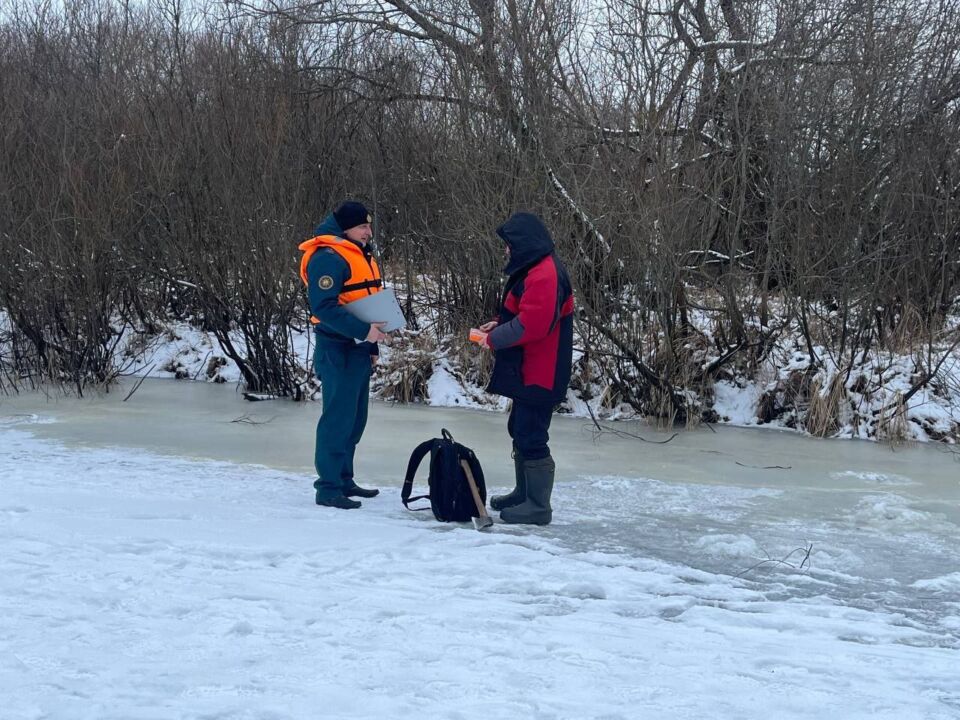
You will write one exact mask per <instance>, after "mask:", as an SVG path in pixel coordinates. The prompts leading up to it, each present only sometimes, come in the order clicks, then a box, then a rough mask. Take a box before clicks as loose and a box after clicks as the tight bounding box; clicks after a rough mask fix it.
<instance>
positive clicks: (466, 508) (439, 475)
mask: <svg viewBox="0 0 960 720" xmlns="http://www.w3.org/2000/svg"><path fill="white" fill-rule="evenodd" d="M441 435H442V436H443V437H438V438H433V439H432V440H427V441H426V442H422V443H420V444H419V445H417V447H416V448H414V450H413V452H412V453H411V454H410V462H409V463H408V464H407V476H406V477H405V478H404V480H403V489H402V490H401V491H400V499H401V500H403V504H404V506H405V507H406V508H407V510H426V509H427V508H425V507H422V508H411V507H410V503H412V502H414V501H416V500H424V499H426V500H429V501H430V509H431V510H433V516H434V517H435V518H436V519H437V520H440V521H441V522H469V520H470V518H475V517H479V515H480V513H479V512H478V511H477V503H476V502H475V501H474V499H473V493H472V492H471V491H470V485H469V483H468V482H467V475H466V473H465V472H464V469H463V465H461V464H460V461H461V460H466V461H467V465H469V467H470V471H471V473H472V474H473V479H474V482H475V483H476V485H477V491H478V492H479V493H480V499H481V501H483V502H484V503H485V502H486V501H487V488H486V485H484V482H483V469H482V468H481V467H480V461H479V460H477V456H476V455H474V453H473V450H471V449H470V448H468V447H466V446H465V445H461V444H460V443H458V442H455V441H454V439H453V436H452V435H451V434H450V433H449V432H448V431H447V430H446V428H444V429H443V430H442V431H441ZM428 452H429V453H430V477H429V479H428V480H427V483H428V485H429V488H430V494H429V495H417V496H416V497H410V493H411V492H412V490H413V476H414V475H416V474H417V468H419V467H420V462H421V461H422V460H423V458H424V457H425V456H426V454H427V453H428Z"/></svg>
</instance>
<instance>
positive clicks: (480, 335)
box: [470, 328, 487, 345]
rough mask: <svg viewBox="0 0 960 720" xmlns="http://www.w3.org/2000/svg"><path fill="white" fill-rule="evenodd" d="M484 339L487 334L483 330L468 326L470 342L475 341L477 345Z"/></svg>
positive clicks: (481, 343)
mask: <svg viewBox="0 0 960 720" xmlns="http://www.w3.org/2000/svg"><path fill="white" fill-rule="evenodd" d="M486 339H487V334H486V333H485V332H481V331H480V330H477V329H476V328H470V342H475V343H476V344H477V345H483V343H484V341H486Z"/></svg>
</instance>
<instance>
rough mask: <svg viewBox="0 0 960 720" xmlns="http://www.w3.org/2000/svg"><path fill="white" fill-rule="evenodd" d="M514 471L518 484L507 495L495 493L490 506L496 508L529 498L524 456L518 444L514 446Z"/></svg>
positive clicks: (518, 502)
mask: <svg viewBox="0 0 960 720" xmlns="http://www.w3.org/2000/svg"><path fill="white" fill-rule="evenodd" d="M513 471H514V474H515V476H516V486H515V487H514V488H513V490H511V491H510V493H509V494H507V495H494V496H493V497H492V498H490V507H492V508H493V509H494V510H503V509H504V508H508V507H513V506H514V505H519V504H520V503H522V502H523V501H524V500H526V499H527V481H526V478H524V476H523V456H522V455H521V454H520V450H518V449H517V446H516V445H514V446H513Z"/></svg>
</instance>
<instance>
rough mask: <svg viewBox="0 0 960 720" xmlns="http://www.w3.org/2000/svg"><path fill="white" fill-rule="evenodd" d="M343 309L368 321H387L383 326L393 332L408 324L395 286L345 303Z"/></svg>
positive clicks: (386, 330)
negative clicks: (394, 288)
mask: <svg viewBox="0 0 960 720" xmlns="http://www.w3.org/2000/svg"><path fill="white" fill-rule="evenodd" d="M343 309H344V310H346V311H347V312H348V313H350V314H351V315H353V316H354V317H355V318H357V319H359V320H363V321H364V322H367V323H374V322H383V323H386V325H384V326H383V331H384V332H393V331H394V330H399V329H400V328H404V327H406V326H407V319H406V318H405V317H404V316H403V311H402V310H401V309H400V303H399V302H397V294H396V293H395V292H394V291H393V288H384V289H383V290H381V291H380V292H378V293H374V294H373V295H367V296H366V297H362V298H360V299H359V300H354V301H353V302H351V303H347V304H346V305H344V306H343Z"/></svg>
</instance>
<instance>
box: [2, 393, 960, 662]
mask: <svg viewBox="0 0 960 720" xmlns="http://www.w3.org/2000/svg"><path fill="white" fill-rule="evenodd" d="M131 387H132V381H128V384H127V385H126V387H122V388H117V389H115V390H114V391H112V392H111V393H109V394H108V395H104V396H98V397H91V398H85V399H83V400H76V399H51V398H46V397H44V396H41V395H38V394H34V393H26V394H21V395H19V396H0V429H2V428H3V427H10V428H13V427H15V428H16V429H17V430H26V431H28V432H30V433H31V434H33V435H35V436H36V437H38V438H41V439H50V440H55V441H57V442H60V443H64V444H66V445H67V446H68V447H69V446H87V447H102V446H111V447H129V448H143V449H147V450H150V451H153V452H155V453H159V454H161V455H171V456H177V457H186V458H206V459H213V460H218V461H226V462H230V463H240V464H254V465H263V466H266V467H269V468H273V469H276V470H281V471H284V472H287V473H302V474H303V502H304V504H306V505H309V504H310V503H312V488H311V482H312V480H313V474H312V467H311V463H312V445H313V430H314V425H315V422H316V419H317V416H318V414H319V411H320V405H319V403H299V404H298V403H292V402H286V401H270V402H256V403H251V402H248V401H246V400H244V399H243V398H242V396H241V395H240V394H239V393H237V392H236V391H235V390H234V389H233V388H230V387H224V386H216V385H208V384H203V383H190V382H178V381H171V380H149V381H147V382H145V383H143V385H142V386H141V387H140V388H139V389H138V390H137V391H136V392H135V393H134V394H133V395H132V397H130V399H129V400H126V401H124V396H125V395H126V394H127V392H128V391H129V389H130V388H131ZM38 419H41V420H43V419H52V420H54V422H36V421H37V420H38ZM505 425H506V418H505V416H503V415H502V414H499V413H493V412H479V411H470V410H457V409H445V408H431V407H423V406H392V405H388V404H383V403H372V404H371V413H370V422H369V424H368V426H367V431H366V434H365V436H364V439H363V442H362V443H361V446H360V451H359V453H358V460H357V468H358V481H359V482H361V484H372V485H377V486H379V487H381V488H382V490H383V493H382V494H381V496H380V497H379V498H377V499H375V500H373V501H367V502H372V503H377V504H379V505H380V506H384V507H387V508H393V507H395V508H396V513H398V514H401V513H405V512H406V511H404V510H403V509H402V506H401V505H400V500H399V489H400V484H401V481H402V476H403V472H404V470H405V467H406V463H407V459H408V457H409V453H410V451H411V449H412V448H413V447H414V446H415V445H416V444H417V443H419V442H420V441H422V440H425V439H427V438H429V437H434V436H438V435H439V433H440V429H441V428H444V427H445V428H448V429H449V430H450V431H451V432H452V433H453V435H454V436H455V438H456V439H458V440H459V441H460V442H463V443H464V444H466V445H468V446H470V447H472V448H473V449H474V450H475V451H476V452H477V455H478V456H479V458H480V460H481V463H482V464H483V467H484V471H485V473H486V475H487V478H488V486H490V487H491V489H505V488H506V486H507V483H508V480H509V478H510V477H511V475H512V461H511V460H510V458H509V440H508V438H507V436H506V431H505ZM608 427H612V428H615V429H616V430H618V431H622V433H632V434H634V435H640V436H642V437H643V438H645V439H646V442H645V441H643V440H640V439H637V438H634V437H628V436H626V435H624V434H622V433H621V434H617V433H614V432H607V433H603V434H599V435H598V434H597V433H596V432H595V431H594V430H595V429H594V427H593V425H592V423H591V422H589V421H587V420H583V419H574V418H564V417H557V418H555V420H554V423H553V427H552V429H551V447H552V449H553V452H554V456H555V457H556V460H557V467H558V474H557V487H556V490H555V493H554V507H555V513H554V517H555V522H554V524H553V525H551V526H549V527H546V528H541V529H521V528H513V527H507V526H504V525H498V526H497V527H496V528H495V529H494V532H497V533H510V534H518V535H519V534H524V533H530V534H536V535H539V536H541V537H543V538H545V539H549V540H551V541H552V542H554V543H557V544H559V545H561V546H563V547H566V548H568V549H570V550H573V551H576V552H591V551H599V552H602V553H613V554H616V555H622V556H626V557H628V558H633V559H635V560H636V561H638V562H642V561H645V560H649V559H654V560H657V561H661V562H666V563H670V564H672V565H675V566H676V567H677V568H678V573H679V574H680V576H681V577H683V576H684V573H685V572H686V571H684V570H683V569H684V568H687V569H689V571H690V572H687V573H686V576H688V580H689V582H691V583H696V582H698V580H697V571H706V572H709V573H716V574H721V575H728V576H733V577H736V578H737V582H739V583H743V584H744V585H745V586H747V587H749V588H750V589H751V590H753V591H756V592H757V593H758V596H759V597H763V598H764V599H765V600H768V601H789V600H790V599H791V598H810V597H815V596H824V597H827V598H830V600H832V601H834V602H836V603H838V604H840V605H845V606H850V607H855V608H858V609H862V610H870V611H878V612H884V613H890V614H893V615H896V616H899V617H900V618H901V621H902V623H903V624H904V626H905V627H910V628H914V629H915V630H918V631H921V635H919V636H918V637H923V638H926V640H924V641H923V642H927V643H930V644H932V645H937V646H940V647H944V648H960V560H958V558H960V461H958V460H960V457H958V455H957V454H956V452H955V451H953V452H952V451H951V448H948V447H944V446H936V445H932V444H931V445H923V446H911V447H897V448H891V447H890V446H889V445H883V444H875V443H865V442H859V441H838V440H832V441H824V440H815V439H810V438H805V437H801V436H798V435H793V434H789V433H783V432H777V431H763V430H746V429H735V428H726V427H720V428H715V429H713V430H711V429H709V428H701V429H698V430H695V431H686V432H681V433H679V434H677V435H676V437H674V438H673V439H672V440H671V441H670V442H667V443H663V441H665V440H667V439H668V438H669V437H670V434H668V433H664V432H662V431H657V430H655V429H652V428H650V427H649V426H646V425H641V424H635V423H616V424H612V425H608ZM2 443H3V439H2V434H0V446H2ZM657 443H663V444H657ZM0 450H2V447H0ZM158 477H159V478H161V481H162V477H163V470H162V468H158ZM420 477H421V478H423V477H424V472H423V470H421V475H420ZM423 485H424V482H423V481H422V480H421V482H420V486H421V487H422V486H423ZM494 491H496V490H494ZM360 512H364V511H363V510H361V511H360ZM415 517H417V519H418V520H421V521H422V522H423V527H424V528H425V529H430V530H434V531H436V532H448V531H450V530H451V529H453V528H450V527H447V526H442V525H440V524H438V523H436V522H435V521H434V520H433V519H432V517H431V516H430V515H429V513H420V514H417V515H416V516H415ZM808 550H809V555H808ZM781 561H782V562H781ZM801 565H802V567H801ZM850 639H853V640H862V641H865V642H869V638H850ZM914 642H916V641H914Z"/></svg>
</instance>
